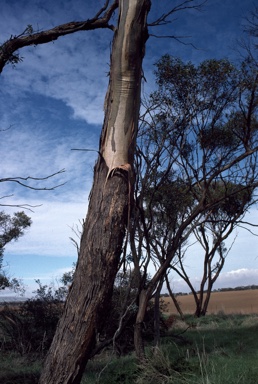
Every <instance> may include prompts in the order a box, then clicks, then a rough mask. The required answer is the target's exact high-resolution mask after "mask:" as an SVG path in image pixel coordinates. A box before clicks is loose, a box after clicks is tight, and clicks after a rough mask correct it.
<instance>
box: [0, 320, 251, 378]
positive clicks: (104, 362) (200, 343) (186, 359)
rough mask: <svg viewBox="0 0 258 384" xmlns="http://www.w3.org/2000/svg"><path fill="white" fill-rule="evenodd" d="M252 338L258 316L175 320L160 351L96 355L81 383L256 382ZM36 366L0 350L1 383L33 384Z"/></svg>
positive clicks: (36, 375) (38, 370)
mask: <svg viewBox="0 0 258 384" xmlns="http://www.w3.org/2000/svg"><path fill="white" fill-rule="evenodd" d="M189 325H191V327H190V328H189V329H188V330H187V332H184V333H182V332H183V331H184V330H185V329H186V328H187V326H189ZM175 334H177V335H178V334H181V335H180V337H176V338H175V337H174V335H175ZM257 334H258V315H225V314H223V313H219V314H217V315H209V316H207V317H204V318H201V319H195V318H193V317H190V316H189V317H187V319H186V321H185V323H182V321H178V322H176V324H175V325H174V327H173V329H172V330H170V331H169V332H168V333H167V335H166V336H165V337H163V338H162V345H161V346H160V348H158V349H157V348H153V347H152V346H151V345H149V346H148V347H147V358H146V360H145V361H144V362H142V363H141V364H139V363H138V362H137V360H136V358H135V356H134V354H130V355H127V356H125V357H120V358H116V357H114V356H113V355H112V354H109V353H107V352H106V353H103V354H102V355H100V356H97V357H96V358H95V359H93V360H92V361H90V362H89V363H88V365H87V369H86V372H85V375H84V377H83V380H82V384H86V383H87V384H117V383H124V384H131V383H135V384H145V383H148V384H257V377H258V364H257V361H258V343H257ZM40 368H41V362H40V360H35V359H32V358H31V357H30V356H18V355H17V354H14V353H11V352H9V353H4V352H3V351H1V350H0V383H3V384H18V383H23V384H30V383H33V384H36V383H37V380H38V377H39V372H40Z"/></svg>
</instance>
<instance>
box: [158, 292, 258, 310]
mask: <svg viewBox="0 0 258 384" xmlns="http://www.w3.org/2000/svg"><path fill="white" fill-rule="evenodd" d="M162 299H163V300H164V301H165V302H166V303H167V304H168V313H170V314H176V313H177V311H176V309H175V306H174V304H173V303H172V300H171V299H170V298H169V297H163V298H162ZM178 301H179V303H180V305H181V308H182V311H183V313H185V314H186V313H190V314H192V313H194V310H195V305H194V299H193V295H186V296H178ZM219 311H223V312H224V313H226V314H231V313H242V314H252V313H255V314H257V313H258V289H254V290H245V291H228V292H214V293H212V294H211V300H210V304H209V308H208V313H218V312H219Z"/></svg>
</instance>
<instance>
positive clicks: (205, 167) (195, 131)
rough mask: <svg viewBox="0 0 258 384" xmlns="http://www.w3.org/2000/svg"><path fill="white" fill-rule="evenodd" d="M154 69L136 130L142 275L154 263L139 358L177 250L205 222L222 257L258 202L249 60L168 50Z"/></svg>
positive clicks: (142, 286)
mask: <svg viewBox="0 0 258 384" xmlns="http://www.w3.org/2000/svg"><path fill="white" fill-rule="evenodd" d="M156 67H157V71H156V79H157V88H158V89H157V91H156V92H154V93H153V94H152V95H151V96H150V100H149V102H147V103H146V105H145V113H144V115H143V117H142V122H141V126H140V131H139V135H138V151H137V157H136V166H135V167H136V169H137V172H136V187H135V207H134V215H133V217H132V219H131V223H130V225H131V237H130V245H131V252H132V256H133V260H134V264H135V269H136V270H137V269H138V272H139V274H140V271H141V273H142V276H144V274H146V273H147V270H148V267H149V265H150V263H151V262H152V263H154V266H155V268H156V270H155V273H154V275H153V277H152V279H151V280H150V281H149V283H147V284H146V282H145V281H144V279H142V280H139V281H140V283H139V299H138V315H137V319H136V325H135V347H136V351H137V355H138V356H139V357H144V345H143V340H142V336H141V330H142V326H143V322H144V314H145V311H146V306H147V303H148V301H149V300H150V298H151V296H152V295H153V293H154V292H155V290H156V288H157V286H158V283H159V281H160V280H161V279H162V278H164V277H165V274H166V273H167V271H168V270H169V269H170V268H171V267H173V266H174V267H175V266H176V264H177V263H178V255H179V254H178V252H179V250H180V249H181V248H182V246H183V245H184V244H186V242H187V241H188V240H189V236H190V235H191V234H192V233H193V232H194V231H195V233H196V234H199V236H200V234H201V233H203V235H205V232H204V231H201V232H197V231H198V229H200V228H203V226H206V227H209V229H210V230H211V231H213V234H214V236H215V237H216V241H215V242H216V251H217V250H218V251H219V252H220V255H221V260H224V259H223V257H224V254H223V252H224V250H223V241H224V236H226V235H228V234H229V233H231V232H232V230H233V228H234V227H235V225H236V224H237V223H239V222H240V220H241V218H242V217H243V215H244V213H245V212H246V210H247V208H248V207H249V206H250V205H251V204H253V203H254V202H255V201H256V199H255V196H254V193H255V189H256V187H257V182H258V172H257V150H258V130H257V128H258V125H257V121H258V119H257V112H258V111H257V96H258V93H257V87H258V82H257V70H256V66H255V65H254V63H252V62H251V61H250V58H249V59H248V60H245V61H244V62H243V63H242V65H241V67H240V68H236V67H234V66H233V65H232V64H231V63H230V62H229V61H227V60H208V61H205V62H203V63H201V64H200V65H199V66H195V65H193V64H192V63H186V64H185V63H183V62H182V61H181V60H180V59H176V58H174V57H171V56H169V55H166V56H164V57H163V58H162V59H161V60H160V61H159V62H158V63H157V65H156ZM227 225H228V227H227ZM203 241H204V240H203ZM197 262H199V260H197ZM220 265H221V267H223V262H221V264H220ZM175 268H176V267H175ZM217 272H219V268H217V270H216V269H214V270H213V271H212V270H211V275H210V276H213V277H214V273H215V274H216V273H217Z"/></svg>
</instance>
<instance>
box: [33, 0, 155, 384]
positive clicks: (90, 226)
mask: <svg viewBox="0 0 258 384" xmlns="http://www.w3.org/2000/svg"><path fill="white" fill-rule="evenodd" d="M149 8H150V1H149V0H121V1H120V3H119V21H118V27H117V30H116V31H115V36H114V41H113V47H112V55H111V72H110V83H109V89H108V93H107V97H106V100H107V103H106V111H105V121H104V125H103V130H102V135H101V140H100V156H99V159H98V162H97V164H96V166H95V169H94V184H93V188H92V192H91V196H90V203H89V209H88V214H87V218H86V221H85V224H84V230H83V234H82V238H81V246H80V255H79V259H78V263H77V267H76V271H75V275H74V282H73V284H72V286H71V289H70V292H69V295H68V298H67V301H66V304H65V309H64V314H63V316H62V318H61V319H60V321H59V324H58V327H57V331H56V334H55V337H54V340H53V342H52V345H51V347H50V350H49V352H48V355H47V358H46V361H45V365H44V368H43V372H42V375H41V378H40V382H39V383H40V384H77V383H80V381H81V377H82V374H83V371H84V368H85V366H86V364H87V361H88V359H89V356H90V353H91V350H92V348H93V346H94V342H95V334H96V331H97V328H98V325H101V323H102V322H103V321H104V320H105V313H106V310H107V308H108V306H109V304H110V301H111V295H112V289H113V284H114V279H115V276H116V273H117V268H118V263H119V259H120V255H121V253H122V247H123V240H124V236H125V231H126V226H127V220H128V205H129V204H128V202H129V199H130V196H129V189H130V188H129V183H128V177H129V175H128V171H129V169H130V167H131V164H132V161H133V153H134V146H135V135H136V133H137V122H138V116H139V108H140V85H141V66H142V59H143V56H144V46H145V42H146V39H147V26H146V17H147V13H148V11H149ZM111 171H112V172H111Z"/></svg>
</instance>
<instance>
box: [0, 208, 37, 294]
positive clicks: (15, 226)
mask: <svg viewBox="0 0 258 384" xmlns="http://www.w3.org/2000/svg"><path fill="white" fill-rule="evenodd" d="M31 223H32V221H31V218H30V217H28V216H27V215H26V214H25V213H24V212H23V211H21V212H16V213H14V214H13V216H11V215H8V214H6V213H4V212H3V211H1V212H0V289H5V288H6V287H9V288H12V289H14V290H15V291H20V292H23V287H22V284H21V282H20V281H19V280H17V279H15V278H14V279H10V278H9V277H8V276H6V274H5V272H4V270H3V255H4V249H5V246H6V244H8V243H10V242H11V241H17V240H18V239H19V238H20V237H21V236H23V235H24V233H25V229H27V228H28V227H30V226H31Z"/></svg>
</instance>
